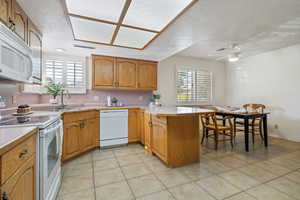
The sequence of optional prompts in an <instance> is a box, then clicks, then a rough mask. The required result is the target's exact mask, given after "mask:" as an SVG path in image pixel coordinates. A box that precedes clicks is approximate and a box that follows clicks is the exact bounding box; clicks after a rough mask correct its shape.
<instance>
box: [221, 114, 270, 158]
mask: <svg viewBox="0 0 300 200" xmlns="http://www.w3.org/2000/svg"><path fill="white" fill-rule="evenodd" d="M268 114H270V113H256V112H255V113H236V112H225V111H216V115H220V116H223V117H226V116H230V117H233V118H234V119H243V120H244V128H245V129H244V130H245V131H244V132H245V149H246V151H247V152H249V120H250V119H256V118H262V120H263V132H264V144H265V147H268Z"/></svg>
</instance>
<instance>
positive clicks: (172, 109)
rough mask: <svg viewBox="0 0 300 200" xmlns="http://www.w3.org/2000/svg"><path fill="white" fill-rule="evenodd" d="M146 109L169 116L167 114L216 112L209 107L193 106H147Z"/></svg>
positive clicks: (180, 114)
mask: <svg viewBox="0 0 300 200" xmlns="http://www.w3.org/2000/svg"><path fill="white" fill-rule="evenodd" d="M145 111H148V112H149V113H150V114H153V115H157V116H161V117H167V116H183V115H198V114H201V113H211V112H214V111H212V110H208V109H202V108H193V107H147V108H145Z"/></svg>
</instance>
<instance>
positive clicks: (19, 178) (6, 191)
mask: <svg viewBox="0 0 300 200" xmlns="http://www.w3.org/2000/svg"><path fill="white" fill-rule="evenodd" d="M1 194H2V195H1V196H2V199H8V200H34V199H35V156H34V157H32V158H30V159H29V160H28V161H26V162H25V163H24V164H23V166H22V167H21V168H20V169H18V171H17V172H16V173H15V174H14V175H13V176H12V177H11V178H10V179H8V181H7V182H6V183H5V184H4V185H2V186H1ZM4 197H6V198H4Z"/></svg>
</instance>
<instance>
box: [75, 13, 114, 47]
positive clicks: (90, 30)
mask: <svg viewBox="0 0 300 200" xmlns="http://www.w3.org/2000/svg"><path fill="white" fill-rule="evenodd" d="M70 20H71V24H72V27H73V31H74V36H75V39H79V40H87V41H94V42H99V43H110V41H111V39H112V35H113V33H114V31H115V28H116V26H115V25H112V24H106V23H101V22H97V21H92V20H86V19H82V18H78V17H72V16H70Z"/></svg>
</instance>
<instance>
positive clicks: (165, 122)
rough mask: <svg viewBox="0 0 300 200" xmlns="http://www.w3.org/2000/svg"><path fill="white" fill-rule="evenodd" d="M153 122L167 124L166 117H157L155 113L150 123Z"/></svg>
mask: <svg viewBox="0 0 300 200" xmlns="http://www.w3.org/2000/svg"><path fill="white" fill-rule="evenodd" d="M154 123H158V124H162V125H167V117H158V116H156V115H152V124H154Z"/></svg>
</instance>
